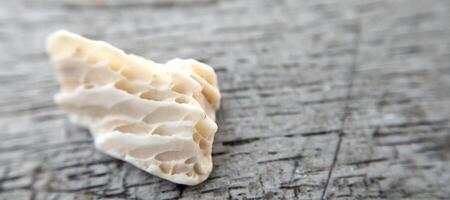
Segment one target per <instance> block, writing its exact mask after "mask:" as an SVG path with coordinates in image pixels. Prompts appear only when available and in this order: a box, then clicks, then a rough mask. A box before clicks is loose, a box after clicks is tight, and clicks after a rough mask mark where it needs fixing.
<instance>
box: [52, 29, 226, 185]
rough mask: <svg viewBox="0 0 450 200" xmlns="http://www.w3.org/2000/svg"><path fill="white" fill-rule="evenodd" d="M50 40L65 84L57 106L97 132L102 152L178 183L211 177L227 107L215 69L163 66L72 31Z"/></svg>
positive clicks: (191, 63)
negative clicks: (219, 121)
mask: <svg viewBox="0 0 450 200" xmlns="http://www.w3.org/2000/svg"><path fill="white" fill-rule="evenodd" d="M47 42H48V44H47V50H48V53H49V55H50V59H51V61H52V63H53V64H54V66H55V67H56V70H57V74H58V78H59V82H60V83H61V91H60V93H58V94H57V95H56V96H55V101H56V102H57V103H58V104H59V105H60V107H61V108H62V109H63V110H64V111H66V112H67V113H68V114H69V116H70V118H71V119H73V121H75V122H76V123H79V124H81V125H84V126H86V127H88V128H89V129H90V131H91V133H92V135H93V137H94V139H95V145H96V147H97V148H98V149H100V150H101V151H103V152H105V153H106V154H109V155H111V156H113V157H115V158H118V159H121V160H124V161H127V162H129V163H131V164H133V165H135V166H137V167H138V168H140V169H142V170H145V171H146V172H148V173H151V174H154V175H156V176H159V177H161V178H164V179H167V180H170V181H172V182H175V183H180V184H186V185H195V184H198V183H200V182H202V181H204V180H205V179H206V178H207V177H208V176H209V174H210V172H211V170H212V160H211V148H212V143H213V139H214V134H215V133H216V131H217V125H216V123H215V112H216V110H217V109H218V108H219V104H220V93H219V90H218V87H217V78H216V74H215V72H214V70H213V69H212V68H211V67H210V66H208V65H206V64H203V63H200V62H197V61H195V60H192V59H189V60H182V59H174V60H171V61H169V62H167V63H166V64H158V63H155V62H152V61H150V60H146V59H144V58H141V57H138V56H135V55H130V54H125V53H124V52H123V51H122V50H119V49H117V48H115V47H113V46H111V45H109V44H107V43H105V42H102V41H93V40H89V39H86V38H83V37H81V36H79V35H76V34H73V33H70V32H67V31H58V32H56V33H53V34H52V35H50V37H49V38H48V41H47Z"/></svg>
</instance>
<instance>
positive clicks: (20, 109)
mask: <svg viewBox="0 0 450 200" xmlns="http://www.w3.org/2000/svg"><path fill="white" fill-rule="evenodd" d="M449 19H450V3H449V2H448V1H444V0H442V1H419V0H413V1H410V0H408V1H407V0H395V1H384V0H368V1H357V0H353V1H350V0H345V1H329V0H316V1H298V0H282V1H260V0H242V1H237V0H231V1H218V0H151V1H139V0H132V1H119V0H114V1H106V0H103V1H87V0H80V1H71V0H65V1H57V0H42V1H31V0H17V1H3V2H2V3H1V6H0V51H1V52H2V56H0V63H1V67H0V94H1V96H2V98H0V127H1V128H2V129H1V131H0V138H1V139H0V199H18V200H21V199H33V200H39V199H213V198H215V199H399V198H404V199H446V198H448V196H450V189H449V187H448V185H449V183H450V162H449V160H450V159H449V155H450V148H449V147H450V120H449V119H450V106H449V105H450V22H449ZM61 28H64V29H67V30H70V31H73V32H77V33H80V34H83V35H85V36H87V37H90V38H94V39H100V40H105V41H108V42H110V43H112V44H113V45H115V46H118V47H120V48H122V49H124V50H126V51H127V52H131V53H134V54H138V55H142V56H144V57H147V58H150V59H152V60H155V61H157V62H165V61H167V60H169V59H172V58H174V57H181V58H194V59H198V60H201V61H203V62H206V63H208V64H210V65H211V66H213V67H214V68H215V69H216V72H217V73H218V77H219V81H220V82H219V83H220V88H221V92H222V95H223V101H222V107H221V110H220V112H219V113H218V124H219V131H218V133H217V135H216V138H215V143H214V150H213V162H214V171H213V173H212V174H211V176H210V178H209V179H208V180H207V181H205V182H204V183H202V184H200V185H198V186H193V187H188V186H182V185H176V184H173V183H170V182H168V181H165V180H162V179H160V178H157V177H154V176H152V175H149V174H146V173H144V172H142V171H140V170H138V169H137V168H135V167H133V166H131V165H129V164H126V163H123V162H121V161H117V160H114V159H112V158H110V157H108V156H106V155H104V154H102V153H100V152H98V151H97V150H96V149H95V148H94V147H93V145H92V138H91V137H90V135H89V132H88V131H87V130H85V129H83V128H81V127H77V126H75V125H74V124H72V123H70V122H69V121H68V120H67V118H66V116H65V115H64V113H63V112H62V111H61V110H60V109H59V108H58V107H57V106H56V105H55V104H54V102H53V101H52V98H53V95H54V94H55V93H56V92H57V91H58V84H57V81H56V79H55V76H54V72H53V71H52V68H51V66H50V64H49V63H48V61H47V57H46V54H45V51H44V41H45V37H46V36H47V35H48V34H49V33H51V32H52V31H55V30H58V29H61Z"/></svg>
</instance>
